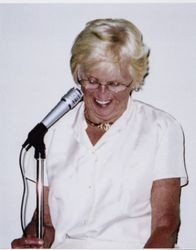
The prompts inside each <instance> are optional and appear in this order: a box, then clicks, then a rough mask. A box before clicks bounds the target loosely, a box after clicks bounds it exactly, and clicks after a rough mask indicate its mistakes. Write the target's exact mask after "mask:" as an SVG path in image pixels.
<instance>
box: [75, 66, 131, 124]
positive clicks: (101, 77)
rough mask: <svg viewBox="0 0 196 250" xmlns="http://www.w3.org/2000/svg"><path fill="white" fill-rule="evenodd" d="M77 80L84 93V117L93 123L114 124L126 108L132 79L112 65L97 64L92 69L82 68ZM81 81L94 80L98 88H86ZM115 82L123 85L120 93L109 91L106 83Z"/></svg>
mask: <svg viewBox="0 0 196 250" xmlns="http://www.w3.org/2000/svg"><path fill="white" fill-rule="evenodd" d="M78 78H79V79H80V80H81V85H82V91H83V93H84V97H83V99H84V103H85V115H86V117H87V118H88V119H89V120H90V121H92V122H94V123H106V122H114V121H115V120H117V119H118V118H119V117H120V116H121V115H122V114H123V112H124V111H125V110H126V108H127V103H128V99H129V96H130V92H131V89H132V86H131V82H132V78H131V76H130V75H129V74H128V72H126V71H123V72H122V71H120V69H119V67H118V66H117V65H116V64H113V63H99V64H98V65H96V66H93V67H92V68H88V69H87V68H83V69H81V71H80V74H79V76H78ZM82 79H93V80H94V79H96V81H97V82H99V83H100V84H99V85H98V88H96V89H91V88H88V86H87V85H88V84H87V85H85V83H86V82H87V81H82ZM111 82H117V83H121V84H123V86H124V85H125V86H126V88H125V89H124V90H121V91H111V89H110V88H108V86H107V85H108V83H111Z"/></svg>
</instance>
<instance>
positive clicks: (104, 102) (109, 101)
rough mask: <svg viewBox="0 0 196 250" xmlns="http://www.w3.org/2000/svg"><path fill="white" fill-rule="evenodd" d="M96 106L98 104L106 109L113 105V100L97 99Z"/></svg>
mask: <svg viewBox="0 0 196 250" xmlns="http://www.w3.org/2000/svg"><path fill="white" fill-rule="evenodd" d="M95 102H96V104H98V105H99V106H101V107H106V106H108V105H109V104H110V103H111V100H110V99H108V100H100V99H95Z"/></svg>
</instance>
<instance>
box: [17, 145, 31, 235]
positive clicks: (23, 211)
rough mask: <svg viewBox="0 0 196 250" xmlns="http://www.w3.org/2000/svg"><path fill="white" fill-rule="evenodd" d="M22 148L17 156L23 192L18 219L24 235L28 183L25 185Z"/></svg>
mask: <svg viewBox="0 0 196 250" xmlns="http://www.w3.org/2000/svg"><path fill="white" fill-rule="evenodd" d="M23 150H24V148H23V147H22V149H21V151H20V156H19V166H20V171H21V175H22V180H23V193H22V201H21V208H20V221H21V227H22V231H23V234H24V236H26V232H25V228H26V216H25V215H26V208H27V197H28V191H29V190H28V185H27V179H26V177H25V174H24V161H25V155H26V153H25V154H23Z"/></svg>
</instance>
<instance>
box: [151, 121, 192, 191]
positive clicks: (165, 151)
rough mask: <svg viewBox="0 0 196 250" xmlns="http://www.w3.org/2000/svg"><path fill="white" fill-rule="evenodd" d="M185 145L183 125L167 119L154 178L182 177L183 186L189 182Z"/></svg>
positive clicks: (157, 156)
mask: <svg viewBox="0 0 196 250" xmlns="http://www.w3.org/2000/svg"><path fill="white" fill-rule="evenodd" d="M184 146H185V143H184V133H183V130H182V128H181V126H180V125H179V124H178V122H177V121H176V120H173V119H171V120H169V121H167V126H166V127H165V131H164V132H163V135H162V137H161V140H160V143H159V147H158V149H157V155H156V158H155V168H154V180H157V179H165V178H181V186H184V185H186V184H187V182H188V176H187V171H186V166H185V150H184Z"/></svg>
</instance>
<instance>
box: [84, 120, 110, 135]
mask: <svg viewBox="0 0 196 250" xmlns="http://www.w3.org/2000/svg"><path fill="white" fill-rule="evenodd" d="M85 118H86V117H85ZM86 121H87V123H88V124H89V125H91V126H93V127H96V128H100V129H102V130H104V131H105V132H106V131H108V129H109V128H110V127H111V126H112V124H113V123H112V122H108V123H94V122H91V121H90V120H89V119H87V118H86Z"/></svg>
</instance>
